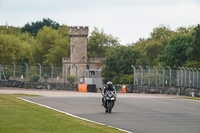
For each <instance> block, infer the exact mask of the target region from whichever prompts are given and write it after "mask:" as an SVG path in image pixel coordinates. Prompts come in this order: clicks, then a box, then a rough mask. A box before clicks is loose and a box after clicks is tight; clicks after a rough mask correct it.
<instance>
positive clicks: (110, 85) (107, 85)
mask: <svg viewBox="0 0 200 133" xmlns="http://www.w3.org/2000/svg"><path fill="white" fill-rule="evenodd" d="M106 91H113V92H114V94H116V90H115V88H114V87H113V85H112V82H111V81H108V82H107V84H106V87H104V89H103V91H102V94H103V97H102V106H103V105H104V95H105V93H106Z"/></svg>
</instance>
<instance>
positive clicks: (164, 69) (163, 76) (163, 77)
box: [160, 66, 165, 87]
mask: <svg viewBox="0 0 200 133" xmlns="http://www.w3.org/2000/svg"><path fill="white" fill-rule="evenodd" d="M160 67H161V68H162V70H163V83H162V85H163V87H164V86H165V69H164V68H163V67H162V66H160Z"/></svg>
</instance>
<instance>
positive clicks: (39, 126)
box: [0, 94, 122, 133]
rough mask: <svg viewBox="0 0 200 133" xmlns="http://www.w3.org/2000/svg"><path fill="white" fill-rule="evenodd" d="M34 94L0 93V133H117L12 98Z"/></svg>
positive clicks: (115, 130)
mask: <svg viewBox="0 0 200 133" xmlns="http://www.w3.org/2000/svg"><path fill="white" fill-rule="evenodd" d="M25 96H26V97H27V96H34V95H24V94H23V95H21V94H15V95H8V94H0V133H55V132H56V133H57V132H59V133H84V132H87V133H94V132H95V133H105V132H107V133H111V132H112V133H113V132H115V133H118V132H122V131H119V130H117V129H114V128H110V127H108V126H105V125H99V124H94V123H91V122H87V121H84V120H80V119H76V118H73V117H71V116H68V115H65V114H62V113H59V112H56V111H54V110H50V109H47V108H45V107H41V106H38V105H35V104H32V103H28V102H25V101H22V100H20V99H17V98H16V97H25Z"/></svg>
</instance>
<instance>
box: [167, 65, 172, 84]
mask: <svg viewBox="0 0 200 133" xmlns="http://www.w3.org/2000/svg"><path fill="white" fill-rule="evenodd" d="M167 68H168V69H169V86H170V87H171V86H172V82H171V76H172V70H171V68H170V67H169V66H167Z"/></svg>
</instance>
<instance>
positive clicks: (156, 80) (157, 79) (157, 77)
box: [154, 66, 158, 86]
mask: <svg viewBox="0 0 200 133" xmlns="http://www.w3.org/2000/svg"><path fill="white" fill-rule="evenodd" d="M154 69H155V70H156V86H158V70H157V68H156V67H155V66H154Z"/></svg>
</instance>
